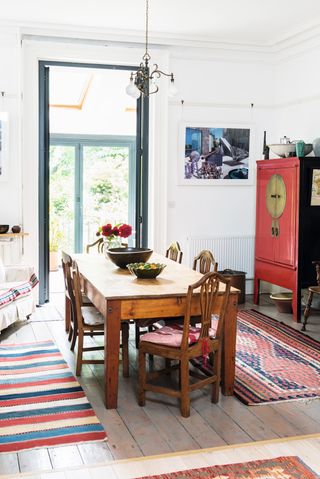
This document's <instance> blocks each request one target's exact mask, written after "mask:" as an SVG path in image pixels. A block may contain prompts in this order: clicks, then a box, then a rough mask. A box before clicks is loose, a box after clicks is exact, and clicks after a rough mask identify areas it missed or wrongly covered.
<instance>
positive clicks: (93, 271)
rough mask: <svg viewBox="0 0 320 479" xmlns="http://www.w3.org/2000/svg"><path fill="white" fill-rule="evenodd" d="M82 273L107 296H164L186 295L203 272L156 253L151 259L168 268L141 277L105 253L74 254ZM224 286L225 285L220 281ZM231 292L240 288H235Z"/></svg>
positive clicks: (126, 297)
mask: <svg viewBox="0 0 320 479" xmlns="http://www.w3.org/2000/svg"><path fill="white" fill-rule="evenodd" d="M74 259H75V260H76V261H77V263H78V266H79V270H80V273H81V274H82V276H84V278H85V279H87V280H88V281H89V282H90V283H91V284H92V285H94V287H95V289H97V290H98V291H99V292H100V294H101V295H102V296H103V297H104V298H106V299H128V298H161V297H174V296H186V295H187V291H188V286H189V284H193V283H196V282H197V281H198V280H199V279H200V278H201V277H202V274H201V273H199V272H197V271H193V270H192V269H191V268H188V267H186V266H184V265H181V264H179V263H176V262H175V261H172V260H170V259H168V258H166V257H164V256H162V255H159V254H157V253H153V254H152V256H151V258H150V259H149V262H154V263H165V264H166V265H167V266H166V268H165V269H164V270H163V271H162V272H161V273H160V275H159V276H158V277H157V278H155V279H139V278H136V276H133V275H132V274H131V273H130V272H129V271H128V270H126V269H121V268H118V267H117V266H116V265H114V264H113V263H112V262H111V261H110V260H109V259H107V258H105V257H104V255H101V254H100V255H98V254H77V255H74ZM221 290H222V291H223V290H224V285H221ZM232 292H238V290H237V289H235V288H232Z"/></svg>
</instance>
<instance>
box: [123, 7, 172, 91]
mask: <svg viewBox="0 0 320 479" xmlns="http://www.w3.org/2000/svg"><path fill="white" fill-rule="evenodd" d="M142 60H143V61H144V63H142V62H141V63H140V66H139V68H138V69H137V71H136V72H131V76H130V84H129V85H128V87H127V93H128V94H129V95H131V96H133V97H138V95H139V92H141V93H143V94H144V95H147V96H149V95H152V94H153V93H157V91H158V90H159V87H158V86H157V85H156V84H155V83H154V80H155V78H160V77H161V75H164V76H166V77H170V78H171V85H173V82H174V77H173V73H165V72H163V71H162V70H159V68H158V65H157V64H156V63H155V64H154V65H153V69H152V70H151V72H150V71H149V61H150V60H151V55H150V54H149V0H146V35H145V53H144V55H143V57H142ZM149 80H152V85H151V84H149ZM138 90H139V91H138Z"/></svg>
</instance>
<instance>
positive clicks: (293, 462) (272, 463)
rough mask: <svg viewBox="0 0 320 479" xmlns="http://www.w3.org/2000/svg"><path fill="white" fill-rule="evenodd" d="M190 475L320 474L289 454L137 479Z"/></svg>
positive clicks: (297, 477)
mask: <svg viewBox="0 0 320 479" xmlns="http://www.w3.org/2000/svg"><path fill="white" fill-rule="evenodd" d="M190 477H191V478H193V479H302V478H303V479H319V477H320V476H318V474H316V473H315V472H313V471H312V470H311V469H310V468H309V467H308V466H306V465H305V464H304V462H302V461H301V459H299V458H298V457H296V456H289V457H277V458H275V459H264V460H262V461H250V462H242V463H240V464H225V465H223V466H210V467H202V468H201V469H188V470H186V471H179V472H171V473H168V474H160V475H159V476H144V477H143V478H142V477H140V478H136V479H186V478H189V479H190Z"/></svg>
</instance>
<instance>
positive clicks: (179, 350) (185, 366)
mask: <svg viewBox="0 0 320 479" xmlns="http://www.w3.org/2000/svg"><path fill="white" fill-rule="evenodd" d="M220 285H223V286H224V288H222V289H224V292H223V293H221V292H220V293H219V288H220ZM195 293H197V294H199V295H200V316H199V323H198V324H196V325H195V326H191V324H190V318H191V306H192V301H193V298H194V295H195ZM229 293H230V282H229V280H228V279H226V278H225V277H224V276H222V275H220V274H219V273H217V272H210V273H207V274H205V275H204V276H203V277H202V278H201V279H200V280H199V281H198V282H197V283H194V284H192V285H190V286H189V287H188V293H187V297H186V308H185V314H184V321H183V324H179V323H171V324H170V326H164V327H163V328H161V329H158V330H156V331H154V332H151V333H146V334H144V335H143V336H142V337H141V340H140V347H139V390H138V403H139V405H140V406H144V405H145V401H146V391H152V392H156V393H161V394H167V395H169V396H173V397H177V398H179V400H180V410H181V414H182V416H183V417H189V416H190V393H191V392H192V391H194V390H195V389H199V388H202V387H204V386H207V385H208V384H212V392H211V400H212V402H215V403H216V402H218V400H219V387H220V370H221V346H222V331H223V327H224V318H225V314H226V308H227V302H228V297H229ZM219 294H222V295H223V296H222V303H221V308H220V313H219V316H218V319H217V320H214V321H213V324H212V311H213V310H214V308H215V306H216V303H217V301H218V295H219ZM220 299H221V298H219V301H220ZM146 354H151V355H154V356H160V357H163V358H165V359H166V367H165V369H162V370H158V371H152V372H147V370H146ZM209 356H210V364H211V365H212V374H211V375H209V376H207V375H203V374H201V373H200V372H199V371H195V370H194V369H190V363H189V362H190V360H192V359H195V358H198V357H202V358H203V361H204V362H206V361H207V357H209ZM172 360H176V361H178V364H177V365H173V366H171V361H172ZM174 369H179V384H178V388H177V389H173V388H169V387H166V386H163V385H162V384H161V385H156V384H154V380H155V379H157V378H158V377H159V376H160V375H162V374H167V375H168V374H169V373H171V371H173V370H174ZM190 374H191V375H192V376H195V377H197V379H198V381H197V382H192V383H190V377H189V376H190ZM150 381H152V382H150Z"/></svg>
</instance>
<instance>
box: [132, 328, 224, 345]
mask: <svg viewBox="0 0 320 479" xmlns="http://www.w3.org/2000/svg"><path fill="white" fill-rule="evenodd" d="M200 331H201V328H198V327H190V328H189V338H188V343H189V345H190V344H194V343H196V342H197V341H198V339H199V336H200ZM182 335H183V324H177V323H173V324H171V325H170V326H163V328H160V329H157V330H156V331H153V332H151V333H146V334H144V335H143V336H142V337H141V339H140V341H141V342H142V341H143V342H145V341H147V342H149V343H154V344H162V345H164V346H171V347H175V348H178V347H180V346H181V341H182ZM209 336H210V338H214V336H215V329H213V328H210V329H209Z"/></svg>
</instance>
